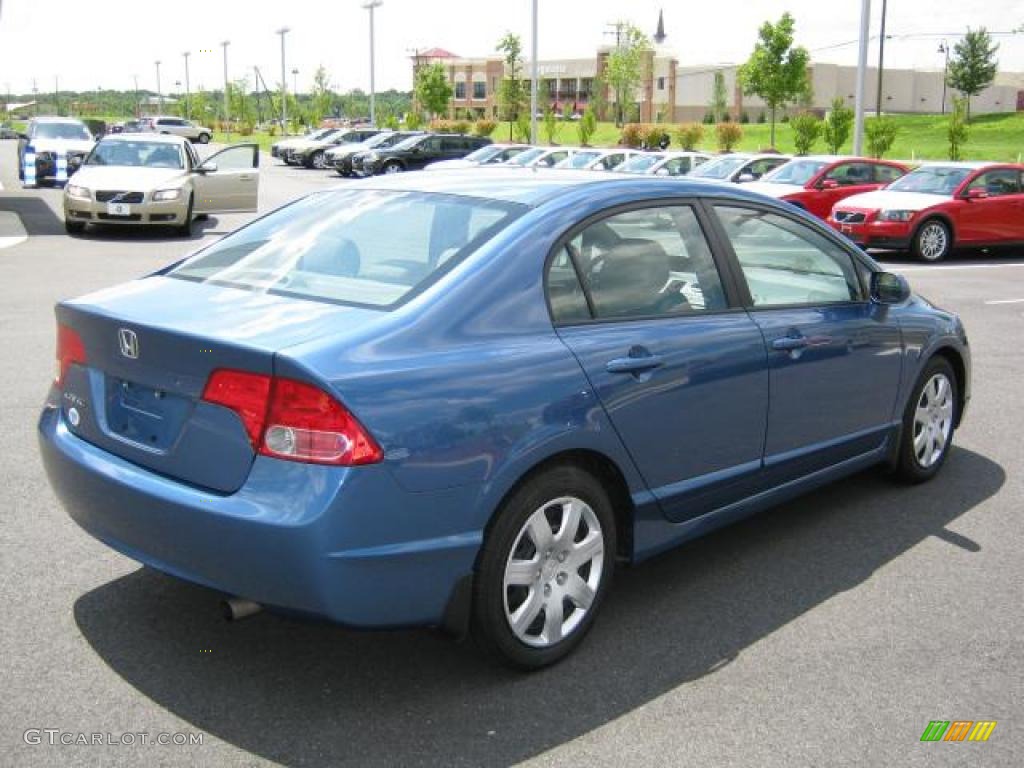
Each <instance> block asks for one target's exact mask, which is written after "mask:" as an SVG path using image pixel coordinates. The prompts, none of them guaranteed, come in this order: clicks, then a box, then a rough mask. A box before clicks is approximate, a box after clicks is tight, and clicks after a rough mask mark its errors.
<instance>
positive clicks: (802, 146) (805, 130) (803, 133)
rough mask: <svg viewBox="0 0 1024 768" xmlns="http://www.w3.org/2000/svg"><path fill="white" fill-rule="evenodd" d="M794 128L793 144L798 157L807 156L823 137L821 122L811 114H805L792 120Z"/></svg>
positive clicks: (791, 123)
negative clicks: (819, 138)
mask: <svg viewBox="0 0 1024 768" xmlns="http://www.w3.org/2000/svg"><path fill="white" fill-rule="evenodd" d="M790 125H791V126H792V128H793V144H795V145H796V153H797V154H798V155H806V154H807V153H808V152H810V151H811V147H813V146H814V143H815V142H816V141H817V140H818V137H819V136H821V120H819V119H818V118H816V117H815V116H814V115H812V114H810V113H809V112H804V113H802V114H799V115H797V116H796V117H794V118H793V119H792V120H790Z"/></svg>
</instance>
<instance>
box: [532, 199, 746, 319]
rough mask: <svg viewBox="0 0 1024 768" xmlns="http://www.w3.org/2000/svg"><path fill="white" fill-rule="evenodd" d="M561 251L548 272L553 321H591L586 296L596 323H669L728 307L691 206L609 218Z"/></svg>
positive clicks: (663, 207) (639, 211) (652, 209)
mask: <svg viewBox="0 0 1024 768" xmlns="http://www.w3.org/2000/svg"><path fill="white" fill-rule="evenodd" d="M563 251H564V253H563V252H559V253H556V255H555V258H554V259H553V260H552V262H551V265H550V266H549V270H548V280H547V285H548V300H549V302H550V305H551V309H552V314H553V316H554V319H555V322H572V321H574V320H579V319H586V317H587V315H584V314H583V312H584V310H586V311H587V313H589V308H588V307H587V303H586V297H587V296H589V299H590V305H591V306H592V307H593V314H594V317H596V318H597V319H628V318H638V317H665V316H673V315H685V314H691V313H696V312H712V311H719V310H722V309H725V308H726V307H727V302H726V298H725V293H724V291H723V288H722V281H721V278H720V277H719V275H718V269H717V267H716V266H715V263H714V259H713V258H712V255H711V250H710V248H709V247H708V244H707V240H706V239H705V237H704V232H703V230H702V229H701V227H700V223H699V222H698V220H697V216H696V214H695V213H694V211H693V208H691V207H690V206H688V205H674V206H661V207H656V208H641V209H638V210H634V211H627V212H625V213H618V214H615V215H612V216H609V217H607V218H604V219H601V220H600V221H597V222H595V223H593V224H590V225H589V226H587V227H586V228H585V229H583V230H582V231H581V232H579V233H578V234H576V235H575V236H574V237H573V238H572V239H571V240H570V241H569V242H568V243H567V244H566V245H565V246H564V248H563ZM570 266H571V267H574V269H572V270H570V269H568V267H570ZM577 274H578V275H579V278H581V279H582V283H581V282H580V279H578V278H577V277H576V275H577Z"/></svg>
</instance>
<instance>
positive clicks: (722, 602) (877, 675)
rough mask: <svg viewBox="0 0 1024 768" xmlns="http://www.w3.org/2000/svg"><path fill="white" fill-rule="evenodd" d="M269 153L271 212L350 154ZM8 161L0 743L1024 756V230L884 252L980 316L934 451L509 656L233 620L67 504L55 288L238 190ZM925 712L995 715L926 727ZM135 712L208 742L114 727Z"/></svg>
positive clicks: (451, 756)
mask: <svg viewBox="0 0 1024 768" xmlns="http://www.w3.org/2000/svg"><path fill="white" fill-rule="evenodd" d="M266 160H267V162H265V164H264V168H263V169H262V174H261V175H262V179H261V192H260V207H261V210H268V209H270V208H273V207H275V206H277V205H280V204H282V203H284V202H286V201H287V200H289V199H292V198H293V197H295V196H297V195H299V194H302V193H304V192H306V191H309V190H312V189H317V188H321V187H325V186H328V185H330V184H333V183H334V182H336V181H341V180H339V179H338V178H337V177H334V176H331V175H328V174H326V173H323V172H319V171H306V170H300V169H288V168H283V167H281V166H279V165H277V163H276V162H273V163H271V162H270V161H269V158H267V159H266ZM0 183H2V184H3V187H4V188H3V190H2V191H0V246H2V245H3V244H4V243H5V242H6V243H8V247H0V353H2V357H0V359H2V360H3V364H2V365H0V392H2V393H3V396H4V400H3V406H2V407H0V437H2V438H3V439H4V440H6V441H7V442H6V447H5V448H3V449H2V450H0V577H2V578H0V599H2V606H3V620H2V621H0V659H2V663H0V692H2V695H0V724H2V727H0V765H10V766H37V765H38V766H43V765H46V766H53V765H99V764H102V765H109V766H120V765H140V764H144V765H152V766H160V765H201V766H243V765H244V766H248V765H264V764H282V765H288V766H307V765H309V766H313V765H359V766H373V765H401V766H414V765H446V766H449V765H451V766H462V765H465V766H476V765H509V764H514V763H520V762H525V763H527V764H529V765H536V766H580V765H593V766H624V765H629V766H632V765H637V766H684V765H705V766H741V765H742V766H758V767H759V768H768V767H769V766H786V767H787V768H789V767H793V766H845V765H850V766H936V765H938V766H946V765H949V766H953V765H970V766H1019V765H1021V755H1024V639H1022V638H1024V611H1022V607H1024V557H1022V555H1021V546H1022V545H1021V542H1022V541H1024V523H1022V509H1024V504H1022V502H1024V482H1022V477H1021V466H1022V462H1024V439H1022V437H1021V435H1024V408H1021V406H1020V401H1019V400H1018V399H1017V398H1018V395H1019V394H1020V392H1021V377H1022V375H1024V351H1022V345H1021V343H1020V338H1021V333H1022V329H1024V252H1018V253H1013V252H1008V253H999V254H994V255H992V254H989V255H986V254H968V255H965V256H962V257H957V258H955V259H954V260H952V261H950V262H947V263H946V264H944V265H942V266H939V267H935V266H923V265H914V264H910V263H908V262H905V261H899V260H894V261H892V262H891V264H892V268H893V269H894V270H897V271H904V272H905V274H907V276H908V277H909V278H910V280H911V283H912V285H913V286H914V287H915V289H916V290H918V291H919V292H920V293H922V294H923V295H924V296H926V297H927V298H928V299H930V300H932V301H933V302H935V303H937V304H939V305H940V306H943V307H947V308H950V309H953V310H956V311H957V312H959V313H960V314H961V315H962V317H963V319H964V322H965V324H966V326H967V329H968V332H969V334H970V341H971V346H972V350H973V356H974V389H973V400H972V403H971V406H970V410H969V412H968V414H967V418H966V421H965V423H964V425H963V428H962V429H961V430H960V431H959V432H958V433H957V436H956V448H955V449H954V450H953V451H952V453H951V454H950V456H949V460H948V463H947V464H946V466H945V467H944V469H943V471H942V473H941V474H940V476H939V477H937V478H936V479H935V480H934V481H933V482H931V483H929V484H926V485H923V486H918V487H913V488H910V487H905V486H900V485H896V484H894V483H893V482H891V481H890V480H889V479H888V478H887V477H885V476H884V475H883V474H882V473H881V472H879V471H869V472H865V473H863V474H860V475H858V476H856V477H853V478H850V479H848V480H846V481H844V482H841V483H839V484H837V485H834V486H831V487H829V488H826V489H823V490H821V491H818V492H816V493H814V494H812V495H809V496H806V497H804V498H802V499H800V500H798V501H796V502H793V503H789V504H786V505H784V506H782V507H780V508H778V509H775V510H773V511H771V512H768V513H765V514H762V515H760V516H758V517H755V518H753V519H750V520H748V521H745V522H742V523H740V524H738V525H735V526H732V527H731V528H728V529H725V530H722V531H720V532H718V533H715V534H713V535H711V536H709V537H707V538H705V539H702V540H698V541H695V542H692V543H690V544H688V545H686V546H684V547H683V548H681V549H678V550H675V551H672V552H669V553H667V554H665V555H662V556H660V557H658V558H656V559H654V560H652V561H650V562H647V563H645V564H643V565H641V566H639V567H637V568H633V569H629V570H623V571H620V573H619V575H618V578H617V582H616V584H615V586H614V588H613V590H612V592H611V594H610V595H609V598H608V600H607V602H606V603H605V606H604V611H603V615H602V617H601V619H600V620H599V621H598V623H597V625H596V627H595V629H594V631H593V633H592V634H591V635H590V636H589V638H588V639H587V641H586V643H585V644H584V645H583V646H582V647H581V648H580V649H579V651H578V652H577V653H576V654H575V655H573V656H572V657H570V658H569V659H568V660H567V661H565V662H564V663H562V664H560V665H558V666H556V667H555V668H552V669H548V670H545V671H542V672H539V673H536V674H532V675H520V674H516V673H513V672H510V671H506V670H503V669H499V668H496V667H493V666H491V665H490V664H489V663H488V662H486V661H484V660H483V659H482V658H481V657H480V656H479V655H478V654H477V653H476V652H475V651H474V650H473V648H472V646H471V645H460V644H457V643H455V642H453V641H451V640H449V639H447V638H445V637H443V636H442V635H440V634H439V633H435V632H431V631H393V632H354V631H350V630H347V629H344V628H339V627H335V626H331V625H327V624H321V623H310V622H303V621H298V620H293V619H288V618H283V617H279V616H274V615H269V614H266V613H263V614H260V615H258V616H255V617H253V618H251V619H247V620H245V621H243V622H241V623H237V624H227V623H225V622H224V621H223V620H222V619H221V617H220V613H219V610H218V596H217V595H216V594H214V593H212V592H210V591H208V590H205V589H202V588H199V587H195V586H191V585H188V584H185V583H182V582H179V581H176V580H174V579H172V578H169V577H166V576H163V575H161V574H158V573H156V572H153V571H151V570H149V569H145V568H141V567H140V566H139V565H138V564H137V563H135V562H133V561H131V560H129V559H127V558H125V557H122V556H121V555H119V554H116V553H115V552H113V551H112V550H110V549H108V548H107V547H105V546H104V545H102V544H100V543H99V542H97V541H95V540H93V539H92V538H90V537H89V536H87V535H86V534H85V533H83V532H82V531H81V530H80V529H78V528H77V527H76V526H75V525H74V524H73V523H72V522H71V520H70V519H69V518H68V517H67V515H66V514H65V513H64V512H63V510H62V509H61V508H60V507H59V505H58V504H57V502H56V500H55V498H54V496H53V494H52V493H51V492H50V489H49V487H48V485H47V483H46V480H45V477H44V475H43V471H42V467H41V463H40V460H39V455H38V449H37V447H36V438H35V434H34V430H35V420H36V417H37V415H38V412H39V408H40V405H41V403H42V401H43V398H44V396H45V393H46V389H47V387H48V383H49V378H50V376H51V375H52V370H53V354H54V323H53V310H52V308H53V304H54V303H55V302H56V301H58V300H60V299H63V298H67V297H71V296H75V295H79V294H82V293H85V292H88V291H91V290H94V289H97V288H100V287H104V286H108V285H112V284H115V283H119V282H122V281H125V280H129V279H131V278H134V277H138V276H141V275H144V274H147V273H148V272H150V271H152V270H154V269H156V268H158V267H161V266H163V265H165V264H167V263H169V262H170V261H172V260H175V259H177V258H180V257H181V256H182V255H184V254H186V253H187V252H189V251H190V250H192V249H194V248H196V247H198V246H200V245H202V244H204V243H208V242H210V241H212V239H214V238H216V237H217V236H219V235H221V234H223V233H225V232H228V231H230V230H231V229H232V228H234V227H236V226H238V225H239V224H241V223H243V222H244V221H245V220H247V219H248V218H249V217H248V216H241V215H233V216H220V217H217V216H214V217H211V218H210V219H209V220H208V221H205V222H202V223H201V224H200V226H198V227H197V229H196V234H195V235H194V237H193V238H192V239H191V240H184V239H180V238H177V237H174V236H172V235H169V234H166V233H162V232H157V231H121V230H113V231H104V232H98V233H94V234H90V235H87V236H85V237H75V238H71V237H68V236H67V235H65V234H64V231H63V225H62V220H61V216H60V212H59V201H60V194H61V192H60V190H57V189H39V190H22V189H21V186H20V184H19V183H18V181H17V178H16V173H15V145H14V142H10V141H8V142H0ZM341 183H344V182H341ZM12 214H16V216H15V215H12ZM5 237H8V238H13V239H12V240H6V241H5V240H3V238H5ZM21 238H24V239H21ZM14 240H17V242H14ZM1000 302H1001V303H1000ZM931 720H951V721H952V720H975V721H976V720H995V721H997V722H998V725H997V726H996V728H995V730H994V731H993V732H992V735H991V737H990V739H989V741H988V742H985V743H949V742H938V743H922V742H921V741H920V738H921V735H922V732H923V731H924V729H925V727H926V726H927V724H928V722H929V721H931ZM27 729H59V731H60V732H61V733H65V734H71V736H72V737H77V734H79V733H84V734H94V733H97V734H101V735H102V740H103V741H104V743H103V744H91V745H81V744H79V745H66V746H61V745H59V744H58V745H55V746H50V745H49V744H48V743H47V742H46V738H48V737H47V736H46V735H45V734H43V736H42V739H43V743H42V744H31V743H27V740H26V737H25V732H26V730H27ZM142 732H144V733H147V734H149V735H150V736H148V737H147V738H153V737H155V734H157V733H179V732H188V733H196V734H202V736H203V743H202V745H193V746H170V745H168V746H153V745H147V746H143V745H141V744H140V741H141V737H138V736H136V737H134V740H135V742H136V743H135V744H132V745H125V744H120V743H117V744H109V743H106V742H107V741H110V740H115V741H117V740H119V739H121V738H122V735H123V734H126V733H134V734H138V733H142ZM60 738H61V737H60V736H59V735H58V736H57V740H58V742H59V740H60ZM64 738H65V740H66V739H67V738H68V737H64ZM89 738H91V737H89ZM32 740H33V739H32V737H31V735H30V737H29V739H28V741H32Z"/></svg>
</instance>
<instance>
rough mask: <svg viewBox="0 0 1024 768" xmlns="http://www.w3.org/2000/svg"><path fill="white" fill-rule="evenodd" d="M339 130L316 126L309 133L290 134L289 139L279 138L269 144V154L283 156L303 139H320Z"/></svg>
mask: <svg viewBox="0 0 1024 768" xmlns="http://www.w3.org/2000/svg"><path fill="white" fill-rule="evenodd" d="M339 131H341V128H318V129H317V130H315V131H312V132H311V133H307V134H306V135H305V136H292V137H291V138H290V139H281V141H278V142H276V143H274V144H272V145H271V147H270V156H271V157H280V158H284V156H285V154H286V153H287V152H288V151H289V150H291V149H293V148H294V147H297V146H299V144H302V143H303V142H305V141H318V140H320V139H326V138H329V137H331V136H333V135H334V134H336V133H338V132H339Z"/></svg>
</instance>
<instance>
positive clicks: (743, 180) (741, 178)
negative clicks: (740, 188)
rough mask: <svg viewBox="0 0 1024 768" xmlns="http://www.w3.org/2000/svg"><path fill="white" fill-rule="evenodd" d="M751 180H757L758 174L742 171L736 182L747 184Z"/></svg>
mask: <svg viewBox="0 0 1024 768" xmlns="http://www.w3.org/2000/svg"><path fill="white" fill-rule="evenodd" d="M749 181H757V176H755V175H754V174H752V173H741V174H740V175H739V176H738V177H737V178H736V182H737V183H739V184H746V183H747V182H749Z"/></svg>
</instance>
